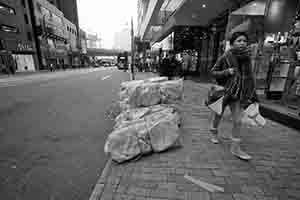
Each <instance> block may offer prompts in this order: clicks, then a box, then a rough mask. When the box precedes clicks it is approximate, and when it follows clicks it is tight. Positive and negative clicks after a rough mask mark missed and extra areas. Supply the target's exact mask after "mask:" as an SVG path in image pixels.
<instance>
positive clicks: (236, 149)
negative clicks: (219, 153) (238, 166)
mask: <svg viewBox="0 0 300 200" xmlns="http://www.w3.org/2000/svg"><path fill="white" fill-rule="evenodd" d="M240 143H241V139H239V138H232V143H231V147H230V151H231V153H232V154H233V155H235V156H236V157H238V158H240V159H242V160H251V158H252V157H251V156H250V155H249V154H247V153H246V152H244V151H242V150H241V146H240Z"/></svg>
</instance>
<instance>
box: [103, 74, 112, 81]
mask: <svg viewBox="0 0 300 200" xmlns="http://www.w3.org/2000/svg"><path fill="white" fill-rule="evenodd" d="M110 77H111V76H110V75H108V76H104V77H103V78H102V81H104V80H105V79H108V78H110Z"/></svg>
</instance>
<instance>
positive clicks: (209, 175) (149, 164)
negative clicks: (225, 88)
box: [101, 81, 300, 200]
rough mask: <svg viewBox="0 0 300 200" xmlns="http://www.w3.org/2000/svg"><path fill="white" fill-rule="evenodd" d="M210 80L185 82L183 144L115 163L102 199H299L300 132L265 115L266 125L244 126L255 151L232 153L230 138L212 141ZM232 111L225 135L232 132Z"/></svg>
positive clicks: (247, 145)
mask: <svg viewBox="0 0 300 200" xmlns="http://www.w3.org/2000/svg"><path fill="white" fill-rule="evenodd" d="M207 88H208V85H207V84H201V83H195V82H192V81H185V85H184V101H183V103H182V106H181V108H182V114H183V119H184V123H183V127H182V143H183V147H181V148H177V149H173V150H169V151H167V152H164V153H160V154H152V155H149V156H146V157H143V158H141V159H140V160H138V161H136V162H134V161H132V162H127V163H124V164H120V165H118V164H116V163H113V164H112V166H111V169H110V172H109V176H108V179H107V181H106V184H105V188H104V191H103V193H102V196H101V200H119V199H120V200H121V199H124V200H125V199H126V200H131V199H132V200H133V199H134V200H167V199H168V200H199V199H200V200H296V199H300V148H299V145H300V134H299V132H297V131H295V130H292V129H289V128H287V127H285V126H282V125H280V124H278V123H276V122H272V121H269V120H267V125H266V127H264V128H245V129H244V132H243V143H242V147H243V148H244V149H245V150H246V151H247V152H249V153H250V154H251V155H252V156H253V160H252V161H250V162H245V161H242V160H239V159H237V158H235V157H234V156H232V155H231V154H230V152H229V146H230V143H229V141H226V140H222V142H221V143H220V144H218V145H215V144H212V143H210V141H209V132H208V128H209V120H210V118H211V113H210V111H209V110H208V109H207V108H206V107H205V106H203V100H204V98H205V96H206V94H207ZM229 114H230V113H228V112H226V114H225V116H224V119H223V121H222V124H221V127H220V132H221V135H222V134H223V135H226V134H229V133H230V130H231V119H230V115H229ZM185 174H188V175H189V176H192V177H193V178H195V179H200V180H202V181H206V182H208V183H211V184H216V185H218V186H221V187H223V188H224V190H225V192H224V193H221V192H217V193H210V192H208V191H206V190H204V189H203V188H201V187H199V186H197V185H195V184H193V183H191V182H189V181H187V180H186V179H185V178H184V175H185Z"/></svg>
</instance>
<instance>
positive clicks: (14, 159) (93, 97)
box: [0, 68, 129, 200]
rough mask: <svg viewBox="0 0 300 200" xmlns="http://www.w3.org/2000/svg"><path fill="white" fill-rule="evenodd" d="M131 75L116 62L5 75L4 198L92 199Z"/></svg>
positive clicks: (0, 149)
mask: <svg viewBox="0 0 300 200" xmlns="http://www.w3.org/2000/svg"><path fill="white" fill-rule="evenodd" d="M125 80H129V74H128V73H125V72H122V71H118V70H117V69H116V68H109V69H103V68H100V69H84V70H82V69H81V70H73V71H66V72H53V73H46V74H34V75H28V76H24V77H13V78H8V79H0V102H1V103H0V199H1V200H2V199H3V200H33V199H37V200H40V199H41V200H77V199H80V200H82V199H88V198H89V195H90V193H91V192H92V189H93V187H94V184H95V183H96V181H97V179H98V178H99V176H100V174H101V171H102V169H103V168H104V166H105V162H106V161H107V158H108V157H107V156H106V155H105V154H104V152H103V146H104V142H105V139H106V137H107V135H108V134H109V133H110V131H111V130H112V126H113V121H112V120H111V119H110V118H109V117H108V116H107V113H108V111H111V109H112V108H113V104H114V103H116V102H117V100H118V91H119V86H120V83H121V82H122V81H125Z"/></svg>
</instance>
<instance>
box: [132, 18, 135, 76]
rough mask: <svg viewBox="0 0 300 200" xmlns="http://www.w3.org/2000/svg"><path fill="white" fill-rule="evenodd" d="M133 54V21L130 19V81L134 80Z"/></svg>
mask: <svg viewBox="0 0 300 200" xmlns="http://www.w3.org/2000/svg"><path fill="white" fill-rule="evenodd" d="M134 58H135V52H134V33H133V19H132V17H131V75H132V80H135V74H134V65H135V62H134V61H135V59H134Z"/></svg>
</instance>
